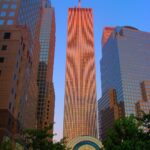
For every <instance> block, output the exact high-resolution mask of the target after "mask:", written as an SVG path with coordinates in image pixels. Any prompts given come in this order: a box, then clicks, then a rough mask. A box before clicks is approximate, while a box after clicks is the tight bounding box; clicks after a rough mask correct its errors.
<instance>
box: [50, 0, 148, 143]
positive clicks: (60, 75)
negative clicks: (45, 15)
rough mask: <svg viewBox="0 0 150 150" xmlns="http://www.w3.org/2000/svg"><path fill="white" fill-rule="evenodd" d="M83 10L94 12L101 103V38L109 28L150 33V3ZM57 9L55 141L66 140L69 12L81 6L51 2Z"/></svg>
mask: <svg viewBox="0 0 150 150" xmlns="http://www.w3.org/2000/svg"><path fill="white" fill-rule="evenodd" d="M81 1H82V2H81V7H88V8H89V7H90V8H92V9H93V16H94V41H95V63H96V84H97V85H96V86H97V99H99V98H100V97H101V81H100V59H101V57H102V55H101V37H102V32H103V28H104V27H105V26H113V27H115V26H124V25H127V26H133V27H136V28H138V29H139V30H142V31H146V32H150V0H81ZM51 3H52V6H53V7H54V8H55V19H56V46H55V58H54V59H55V62H54V75H53V79H54V88H55V124H54V133H56V136H55V140H60V139H61V138H62V137H63V114H64V94H65V93H64V92H65V67H66V45H67V15H68V8H74V7H77V5H78V0H51Z"/></svg>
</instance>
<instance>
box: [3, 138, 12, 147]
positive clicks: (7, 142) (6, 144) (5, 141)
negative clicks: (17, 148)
mask: <svg viewBox="0 0 150 150" xmlns="http://www.w3.org/2000/svg"><path fill="white" fill-rule="evenodd" d="M12 147H13V143H12V140H11V139H9V138H4V139H3V141H2V142H1V144H0V150H12Z"/></svg>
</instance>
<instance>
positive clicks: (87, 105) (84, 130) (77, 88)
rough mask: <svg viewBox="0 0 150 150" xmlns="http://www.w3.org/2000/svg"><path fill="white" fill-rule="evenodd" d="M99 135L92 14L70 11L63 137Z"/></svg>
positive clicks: (69, 138) (88, 9) (88, 10)
mask: <svg viewBox="0 0 150 150" xmlns="http://www.w3.org/2000/svg"><path fill="white" fill-rule="evenodd" d="M83 135H87V136H93V137H96V136H97V124H96V75H95V54H94V34H93V14H92V9H90V8H80V7H78V8H69V11H68V38H67V55H66V81H65V106H64V137H67V140H68V141H70V140H72V139H73V138H76V137H78V136H83Z"/></svg>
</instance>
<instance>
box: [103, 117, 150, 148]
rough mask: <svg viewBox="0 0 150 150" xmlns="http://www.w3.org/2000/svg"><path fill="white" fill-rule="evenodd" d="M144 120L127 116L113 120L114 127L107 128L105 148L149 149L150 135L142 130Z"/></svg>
mask: <svg viewBox="0 0 150 150" xmlns="http://www.w3.org/2000/svg"><path fill="white" fill-rule="evenodd" d="M143 119H144V116H143ZM144 120H145V119H144ZM144 120H142V119H140V120H139V119H137V118H136V117H134V116H129V117H124V118H121V119H119V120H117V121H115V123H114V127H113V128H112V129H110V130H109V132H108V135H107V138H106V140H105V141H104V146H105V149H106V150H149V148H150V136H148V134H147V132H145V130H143V129H144V128H143V124H144ZM145 121H147V119H146V120H145ZM149 123H150V122H149ZM149 123H147V124H149Z"/></svg>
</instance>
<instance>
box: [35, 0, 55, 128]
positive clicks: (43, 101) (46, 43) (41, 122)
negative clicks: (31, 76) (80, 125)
mask: <svg viewBox="0 0 150 150" xmlns="http://www.w3.org/2000/svg"><path fill="white" fill-rule="evenodd" d="M40 46H41V48H40V60H39V67H38V107H37V125H38V128H43V127H45V126H48V125H49V124H51V123H53V122H54V102H55V93H54V87H53V64H54V49H55V14H54V8H53V7H52V6H51V3H50V1H49V0H42V18H41V26H40Z"/></svg>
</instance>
